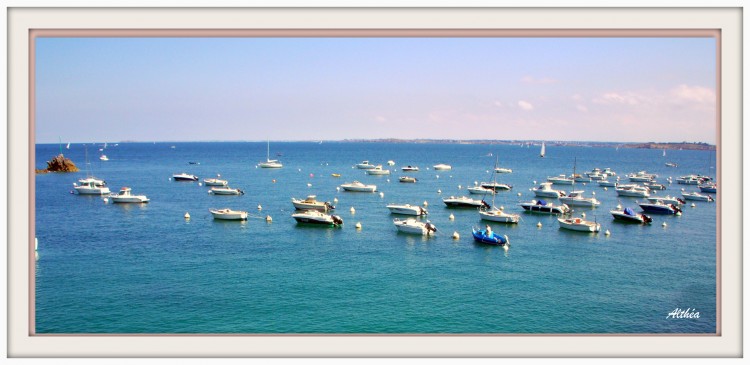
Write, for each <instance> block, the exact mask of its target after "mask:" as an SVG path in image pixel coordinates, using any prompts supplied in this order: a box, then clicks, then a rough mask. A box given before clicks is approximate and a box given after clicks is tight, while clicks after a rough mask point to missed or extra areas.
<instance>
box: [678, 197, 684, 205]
mask: <svg viewBox="0 0 750 365" xmlns="http://www.w3.org/2000/svg"><path fill="white" fill-rule="evenodd" d="M677 201H678V202H680V204H685V200H683V199H680V198H677Z"/></svg>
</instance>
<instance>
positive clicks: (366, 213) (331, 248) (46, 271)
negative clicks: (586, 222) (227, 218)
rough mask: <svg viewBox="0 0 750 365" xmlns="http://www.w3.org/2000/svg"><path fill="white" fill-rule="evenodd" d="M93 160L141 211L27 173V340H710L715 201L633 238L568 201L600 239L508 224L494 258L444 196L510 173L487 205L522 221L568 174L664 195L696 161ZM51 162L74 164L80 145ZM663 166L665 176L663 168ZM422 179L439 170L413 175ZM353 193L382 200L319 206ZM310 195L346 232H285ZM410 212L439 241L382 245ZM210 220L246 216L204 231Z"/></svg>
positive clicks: (500, 151) (631, 230)
mask: <svg viewBox="0 0 750 365" xmlns="http://www.w3.org/2000/svg"><path fill="white" fill-rule="evenodd" d="M171 146H174V148H171ZM99 147H100V146H94V145H89V146H88V155H89V157H90V160H91V161H92V162H91V164H90V168H91V170H92V172H93V174H94V175H95V176H97V177H100V178H104V179H105V180H107V182H108V185H109V186H110V189H111V190H112V191H113V192H114V191H117V190H119V188H120V187H121V186H129V187H131V188H132V189H133V192H134V193H135V194H145V195H148V197H149V198H150V199H151V202H150V203H149V204H143V205H116V204H105V203H104V202H103V201H102V199H101V197H90V196H79V195H73V194H71V193H70V191H71V190H73V189H72V184H73V182H75V181H77V179H79V178H81V177H84V176H85V175H86V173H85V172H80V173H75V174H44V175H37V176H36V236H37V238H38V239H39V258H38V260H37V264H36V303H35V306H36V331H37V333H492V334H494V333H714V332H715V331H716V249H717V245H716V227H717V221H716V204H715V203H703V202H696V203H695V204H696V206H695V207H690V206H689V203H688V205H687V206H686V207H685V208H684V214H683V215H682V216H660V215H652V217H653V218H654V222H653V224H652V225H650V226H639V225H629V224H621V223H619V222H614V221H613V220H612V216H611V215H610V214H609V213H608V211H609V210H610V209H614V206H616V205H617V204H618V203H619V204H622V206H623V207H625V206H631V207H633V208H637V205H636V204H635V201H636V198H623V197H617V196H616V194H615V192H614V189H612V188H609V190H607V191H605V190H604V189H603V188H601V187H599V186H598V185H596V184H589V185H586V186H581V185H579V186H578V187H580V188H581V189H582V190H585V191H586V193H587V195H588V196H591V194H592V193H593V192H595V193H596V197H597V198H598V199H599V200H601V201H602V205H601V206H600V207H598V208H595V209H588V208H580V207H576V208H574V209H575V211H576V213H575V214H577V215H578V214H580V213H584V212H585V213H586V215H587V218H588V219H596V220H597V221H598V222H600V223H601V224H602V232H600V233H599V234H585V233H577V232H570V231H565V230H560V229H559V225H558V224H557V221H556V220H555V218H554V217H550V216H544V215H535V214H529V213H522V221H521V223H520V224H518V225H504V224H500V223H497V224H492V225H493V230H495V231H499V232H501V233H503V234H507V235H508V236H509V237H510V241H511V246H510V247H509V249H508V250H504V249H503V248H501V247H492V246H484V245H479V244H476V243H474V242H473V240H472V238H471V228H472V226H480V225H482V226H483V225H484V224H486V222H483V221H480V220H479V215H478V214H477V213H476V211H473V210H470V209H469V210H466V209H449V208H447V207H445V205H444V204H443V203H442V200H441V198H443V197H445V196H449V195H458V194H460V195H468V192H466V190H465V189H466V187H467V186H469V185H473V184H474V181H477V182H481V181H489V180H490V179H491V174H490V173H489V172H490V171H492V168H493V166H494V164H495V157H487V154H488V153H493V154H494V156H499V161H500V162H499V165H500V166H503V167H508V168H512V169H513V173H512V174H499V175H498V178H499V181H501V182H504V183H509V184H511V185H513V187H514V188H513V190H511V191H508V192H501V193H499V194H498V195H497V197H496V205H498V206H500V205H502V206H504V207H505V209H506V210H507V211H510V212H518V213H521V212H522V208H521V207H519V206H518V203H519V202H521V201H528V200H530V199H532V198H533V194H532V192H530V191H529V189H530V188H532V187H534V184H533V181H538V182H540V181H542V180H544V179H545V178H546V177H547V176H552V175H558V174H563V173H566V174H570V173H572V169H573V161H574V160H576V161H577V164H576V166H577V171H578V172H583V171H590V170H591V169H592V168H594V167H599V168H602V169H603V168H605V167H610V168H612V169H613V170H615V171H616V172H617V173H618V174H619V175H620V176H621V177H622V178H623V179H624V178H625V177H624V176H625V175H626V174H628V173H631V172H636V171H640V170H647V171H649V172H652V173H657V174H659V175H660V178H659V181H660V182H662V183H665V178H666V177H667V176H672V177H673V178H676V177H677V176H681V175H686V174H691V173H696V174H709V175H711V176H715V170H714V169H713V166H715V165H716V163H715V161H712V159H714V158H715V153H713V152H705V151H667V157H666V158H665V157H662V151H661V150H658V151H657V150H640V149H623V148H621V149H619V150H616V149H614V148H584V147H555V146H547V157H546V158H544V159H541V158H539V157H538V152H539V147H531V148H526V147H522V146H496V145H492V146H491V145H464V144H410V143H402V144H384V143H345V142H325V143H322V144H318V143H297V142H295V143H292V142H286V143H284V142H272V143H271V154H272V155H275V154H276V153H277V152H278V153H282V154H283V155H282V156H280V157H278V158H279V159H281V161H282V162H283V163H284V168H282V169H258V168H255V165H256V164H257V163H258V162H259V161H261V160H264V159H265V156H266V143H265V142H263V143H250V142H247V143H240V142H237V143H156V144H153V143H120V144H119V145H118V146H114V144H113V143H110V144H109V146H108V148H107V149H106V150H105V153H106V154H107V156H108V157H109V159H110V161H106V162H102V161H99V160H98V158H97V157H98V154H99V152H98V148H99ZM63 152H64V153H65V155H66V157H69V158H71V159H73V161H74V162H76V163H77V164H78V165H79V166H81V167H85V163H84V161H85V157H84V156H85V149H84V146H83V145H81V144H73V145H71V147H70V149H69V150H67V149H64V146H63ZM57 153H59V146H58V145H56V144H55V145H37V146H36V161H37V162H36V166H37V167H38V168H42V167H45V166H46V165H45V161H46V160H49V159H50V158H51V157H52V156H54V155H56V154H57ZM362 160H370V161H372V162H375V163H382V164H383V165H385V162H386V161H388V160H394V161H395V162H396V165H395V166H393V167H392V168H400V167H401V166H405V165H417V166H419V167H420V168H421V171H419V172H416V173H412V174H411V175H413V176H416V177H417V178H418V179H419V181H418V182H417V183H416V184H403V183H399V182H398V177H399V176H401V175H405V174H403V173H402V172H401V171H400V169H398V171H397V172H393V173H392V175H390V176H369V175H365V173H364V172H363V171H362V170H357V169H353V168H352V166H353V165H354V164H356V163H359V162H360V161H362ZM666 160H669V161H674V162H677V163H678V164H679V166H678V167H677V168H668V167H665V166H664V162H665V161H666ZM189 161H197V162H200V164H199V165H190V164H188V162H189ZM437 163H448V164H450V165H452V166H453V170H451V171H440V172H437V171H433V170H432V169H429V170H428V169H427V168H428V167H431V166H432V165H435V164H437ZM178 172H188V173H192V174H196V175H198V176H200V178H201V179H203V178H207V177H213V176H215V175H216V174H221V176H222V177H223V178H226V179H227V180H229V183H230V186H231V187H236V188H240V189H243V190H244V191H245V193H246V194H245V195H242V196H213V195H209V194H207V190H208V188H207V187H205V186H199V185H198V183H191V182H173V181H170V179H169V178H170V177H171V175H172V174H173V173H178ZM332 173H340V174H341V177H340V178H334V177H332V176H331V174H332ZM353 180H360V181H362V182H365V183H374V184H377V185H378V190H379V191H382V192H383V194H384V196H383V197H382V198H381V197H380V195H379V194H367V193H348V192H343V191H341V192H339V191H337V190H336V187H337V186H338V185H340V184H343V183H345V182H351V181H353ZM308 184H311V186H308ZM459 185H461V188H462V190H463V191H460V190H459V188H458V186H459ZM681 188H687V189H688V190H694V189H695V190H697V188H695V187H692V186H691V187H688V186H685V185H677V184H676V183H675V184H673V185H671V186H670V187H669V188H668V190H667V191H665V192H660V193H658V194H659V195H662V194H670V195H673V196H674V195H679V193H680V189H681ZM562 189H564V190H570V186H566V187H562ZM438 190H440V191H441V192H442V193H438ZM518 193H521V194H522V196H520V197H519V196H518V195H517V194H518ZM309 194H315V195H317V196H318V199H319V200H327V201H333V199H334V198H337V199H338V203H336V204H335V205H336V207H337V209H336V211H335V213H334V214H337V215H340V216H341V217H342V218H343V219H344V222H345V224H344V226H343V227H342V228H322V227H309V226H302V225H297V224H296V222H295V221H294V219H292V218H291V214H292V211H293V206H292V204H291V200H290V199H291V198H292V197H296V198H304V197H305V196H307V195H309ZM425 201H426V202H427V203H428V207H427V209H428V210H429V212H430V214H429V216H428V218H429V219H430V221H431V222H433V223H434V224H435V225H436V226H437V228H438V229H439V231H438V234H437V235H436V236H434V237H429V238H427V237H421V236H414V235H408V234H402V233H398V232H397V231H396V229H395V227H394V226H393V224H392V219H393V218H394V216H393V215H391V214H390V213H389V211H388V209H386V208H385V206H386V205H387V204H390V203H410V204H413V205H417V204H422V203H423V202H425ZM258 205H261V207H262V210H258V209H257V207H258ZM212 207H214V208H223V207H230V208H234V209H243V210H247V211H249V212H250V214H251V216H252V217H251V218H250V219H249V220H248V221H247V222H243V223H240V222H221V221H214V220H213V219H212V217H211V215H210V214H209V212H208V208H212ZM351 207H354V208H355V209H356V211H355V213H351V212H350V208H351ZM636 211H640V209H636ZM186 212H189V213H190V215H191V219H190V220H187V221H186V220H185V219H184V218H183V215H184V214H185V213H186ZM451 213H452V214H453V215H454V216H455V219H454V220H450V219H449V215H450V214H451ZM266 215H270V216H271V217H272V218H273V221H272V222H270V223H269V222H266V221H265V219H263V218H264V217H265V216H266ZM357 222H360V223H361V224H362V229H361V230H357V229H355V228H354V225H355V224H356V223H357ZM537 223H542V227H541V228H538V227H537ZM662 223H667V226H666V227H663V226H662ZM605 230H609V231H610V233H611V234H610V235H609V236H607V235H605V234H604V231H605ZM454 231H455V232H458V233H459V234H460V236H461V237H460V238H459V239H458V240H454V239H453V238H452V237H451V236H452V234H453V232H454ZM675 308H682V309H688V308H692V309H694V310H695V311H697V312H700V318H699V319H674V318H667V316H668V314H669V313H670V312H672V311H673V310H674V309H675Z"/></svg>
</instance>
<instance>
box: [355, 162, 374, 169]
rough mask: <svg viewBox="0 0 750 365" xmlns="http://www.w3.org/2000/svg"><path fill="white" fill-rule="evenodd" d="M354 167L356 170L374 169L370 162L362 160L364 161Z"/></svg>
mask: <svg viewBox="0 0 750 365" xmlns="http://www.w3.org/2000/svg"><path fill="white" fill-rule="evenodd" d="M355 166H357V168H358V169H361V170H369V169H374V168H375V165H373V164H371V163H370V161H367V160H364V161H362V162H360V163H358V164H356V165H355Z"/></svg>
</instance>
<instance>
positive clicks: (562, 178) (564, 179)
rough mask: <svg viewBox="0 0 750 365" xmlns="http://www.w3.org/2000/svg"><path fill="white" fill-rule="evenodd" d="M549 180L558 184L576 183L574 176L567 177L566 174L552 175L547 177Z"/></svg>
mask: <svg viewBox="0 0 750 365" xmlns="http://www.w3.org/2000/svg"><path fill="white" fill-rule="evenodd" d="M547 181H549V182H551V183H553V184H556V185H573V184H574V183H575V180H574V179H573V178H572V177H567V176H565V175H559V176H550V177H548V178H547Z"/></svg>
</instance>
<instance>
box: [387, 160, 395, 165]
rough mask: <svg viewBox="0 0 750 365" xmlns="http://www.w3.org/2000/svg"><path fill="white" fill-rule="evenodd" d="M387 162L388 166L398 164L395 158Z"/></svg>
mask: <svg viewBox="0 0 750 365" xmlns="http://www.w3.org/2000/svg"><path fill="white" fill-rule="evenodd" d="M387 164H388V166H394V165H396V162H395V161H393V160H388V162H387Z"/></svg>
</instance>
